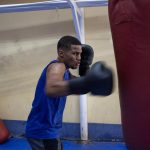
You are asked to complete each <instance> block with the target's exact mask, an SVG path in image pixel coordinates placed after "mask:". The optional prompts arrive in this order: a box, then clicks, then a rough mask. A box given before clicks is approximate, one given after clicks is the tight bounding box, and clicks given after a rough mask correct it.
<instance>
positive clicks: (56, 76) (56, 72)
mask: <svg viewBox="0 0 150 150" xmlns="http://www.w3.org/2000/svg"><path fill="white" fill-rule="evenodd" d="M64 72H65V68H64V66H63V65H62V64H52V65H50V66H49V67H48V69H47V73H46V83H49V84H51V83H54V82H57V81H62V80H63V76H64Z"/></svg>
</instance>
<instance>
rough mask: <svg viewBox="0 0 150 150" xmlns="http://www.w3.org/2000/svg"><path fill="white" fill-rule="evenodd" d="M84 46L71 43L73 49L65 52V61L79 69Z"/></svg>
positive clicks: (68, 65) (69, 65)
mask: <svg viewBox="0 0 150 150" xmlns="http://www.w3.org/2000/svg"><path fill="white" fill-rule="evenodd" d="M81 53H82V47H81V45H71V50H68V51H66V52H64V63H65V64H66V66H67V67H69V68H71V69H77V68H78V67H79V65H80V60H81Z"/></svg>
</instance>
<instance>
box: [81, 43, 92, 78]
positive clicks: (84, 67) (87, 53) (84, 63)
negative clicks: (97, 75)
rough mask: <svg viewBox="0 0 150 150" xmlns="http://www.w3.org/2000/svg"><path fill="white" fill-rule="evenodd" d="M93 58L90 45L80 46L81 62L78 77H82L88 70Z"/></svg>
mask: <svg viewBox="0 0 150 150" xmlns="http://www.w3.org/2000/svg"><path fill="white" fill-rule="evenodd" d="M93 57H94V51H93V48H92V47H91V46H90V45H87V44H82V53H81V61H80V66H79V75H80V76H84V75H85V74H86V73H87V71H88V70H89V68H90V65H91V64H92V61H93Z"/></svg>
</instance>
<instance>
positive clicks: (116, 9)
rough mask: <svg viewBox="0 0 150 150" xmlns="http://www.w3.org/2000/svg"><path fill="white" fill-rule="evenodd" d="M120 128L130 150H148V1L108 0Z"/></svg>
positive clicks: (149, 50) (149, 22)
mask: <svg viewBox="0 0 150 150" xmlns="http://www.w3.org/2000/svg"><path fill="white" fill-rule="evenodd" d="M109 20H110V26H111V32H112V39H113V44H114V52H115V58H116V65H117V72H118V84H119V85H118V86H119V96H120V107H121V117H122V127H123V135H124V139H125V143H126V145H127V147H128V148H129V150H150V0H109Z"/></svg>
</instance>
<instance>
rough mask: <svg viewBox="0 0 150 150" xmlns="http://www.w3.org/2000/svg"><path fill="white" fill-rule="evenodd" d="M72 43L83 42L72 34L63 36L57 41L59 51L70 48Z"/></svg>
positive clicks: (79, 43)
mask: <svg viewBox="0 0 150 150" xmlns="http://www.w3.org/2000/svg"><path fill="white" fill-rule="evenodd" d="M71 45H81V42H80V41H79V40H78V39H77V38H76V37H73V36H70V35H66V36H63V37H62V38H60V40H59V41H58V43H57V51H59V49H63V50H69V49H70V48H71Z"/></svg>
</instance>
